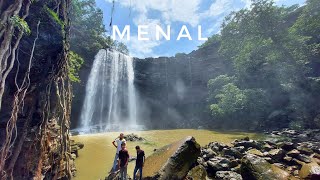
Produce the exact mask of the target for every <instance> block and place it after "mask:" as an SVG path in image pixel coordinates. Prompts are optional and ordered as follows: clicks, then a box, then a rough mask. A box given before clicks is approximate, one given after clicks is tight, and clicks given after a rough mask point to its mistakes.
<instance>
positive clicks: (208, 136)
mask: <svg viewBox="0 0 320 180" xmlns="http://www.w3.org/2000/svg"><path fill="white" fill-rule="evenodd" d="M125 133H135V134H137V135H139V136H141V137H144V138H145V139H147V141H146V142H128V151H129V153H130V155H131V156H136V152H135V149H134V147H135V146H136V145H140V146H141V148H142V149H143V150H144V151H145V153H146V156H148V155H150V154H152V153H153V150H154V149H158V148H161V147H163V146H165V145H168V144H170V143H173V142H176V141H178V140H180V139H182V138H185V137H187V136H194V137H195V138H196V141H197V142H198V143H199V144H200V145H201V146H204V145H206V144H208V143H209V142H212V141H218V142H223V143H226V144H229V143H230V142H232V141H233V140H234V139H240V138H243V137H245V136H249V137H250V138H254V139H255V138H259V135H257V134H254V133H242V132H216V131H209V130H193V129H178V130H152V131H135V132H125ZM118 135H119V133H118V132H110V133H101V134H91V135H79V136H73V137H72V139H74V140H76V141H80V142H82V143H84V148H83V149H81V150H80V151H79V157H78V158H77V159H76V167H77V177H76V178H75V179H76V180H87V179H93V180H95V179H104V178H105V177H106V176H107V174H108V172H109V171H110V169H111V167H112V163H113V158H114V154H115V151H116V149H115V147H114V146H113V145H112V144H111V142H112V141H113V140H114V139H115V138H116V137H117V136H118ZM133 168H134V162H131V163H129V167H128V173H129V175H130V177H132V174H133Z"/></svg>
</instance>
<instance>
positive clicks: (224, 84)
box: [200, 0, 320, 128]
mask: <svg viewBox="0 0 320 180" xmlns="http://www.w3.org/2000/svg"><path fill="white" fill-rule="evenodd" d="M319 11H320V2H319V1H317V0H308V1H307V2H306V5H305V6H303V7H298V6H291V7H279V6H276V5H275V4H274V2H273V1H270V0H256V1H253V3H252V5H251V8H250V9H242V10H240V11H238V12H234V13H232V14H230V15H229V16H228V17H227V18H226V19H225V20H224V22H223V24H222V29H221V34H219V35H214V36H212V37H211V38H209V40H208V41H207V42H206V43H204V44H203V45H202V46H200V48H204V47H207V46H210V45H212V44H213V43H215V44H217V45H219V47H220V49H219V54H220V56H221V57H222V58H224V59H225V60H226V61H230V62H231V64H232V67H233V68H232V69H233V70H232V71H231V72H229V73H227V74H225V75H221V76H218V77H216V78H215V79H212V80H209V82H208V89H209V98H208V101H209V104H210V110H211V113H212V117H213V119H214V122H219V123H217V124H220V125H221V127H229V128H230V127H238V128H239V127H242V126H241V125H243V128H250V127H251V128H257V127H258V126H264V127H265V128H267V126H271V127H272V126H274V127H277V126H278V125H279V126H280V127H279V126H278V128H281V127H287V126H291V127H292V128H304V127H315V126H314V125H315V123H314V122H313V119H314V118H315V117H316V115H317V114H319V113H320V112H319V108H320V107H319V103H317V101H319V99H320V93H319V92H320V91H319V88H320V83H319V82H320V78H319V75H320V74H319V71H318V69H319V66H320V62H319V58H320V54H319V51H320V38H319V36H318V34H319V33H320V32H319V31H320V27H319V26H320V22H319V21H320V14H319V13H318V12H319ZM273 117H275V118H273ZM273 120H274V121H278V122H272V121H273ZM279 121H283V122H279ZM244 122H245V123H244ZM274 123H277V124H274ZM318 126H319V124H318Z"/></svg>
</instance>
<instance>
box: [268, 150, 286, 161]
mask: <svg viewBox="0 0 320 180" xmlns="http://www.w3.org/2000/svg"><path fill="white" fill-rule="evenodd" d="M268 153H269V156H270V157H271V158H272V159H274V160H277V161H281V160H282V158H283V157H284V156H285V152H284V151H283V150H282V149H273V150H271V151H269V152H268Z"/></svg>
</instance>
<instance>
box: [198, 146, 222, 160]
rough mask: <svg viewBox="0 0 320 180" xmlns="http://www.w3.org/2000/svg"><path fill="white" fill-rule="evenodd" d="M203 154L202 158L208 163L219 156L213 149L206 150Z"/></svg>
mask: <svg viewBox="0 0 320 180" xmlns="http://www.w3.org/2000/svg"><path fill="white" fill-rule="evenodd" d="M201 153H202V154H203V156H202V158H203V159H204V160H206V161H208V160H209V159H210V158H213V157H215V156H217V155H218V154H217V153H216V152H215V151H213V150H212V149H204V150H203V151H202V152H201Z"/></svg>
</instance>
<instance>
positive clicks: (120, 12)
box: [96, 0, 305, 58]
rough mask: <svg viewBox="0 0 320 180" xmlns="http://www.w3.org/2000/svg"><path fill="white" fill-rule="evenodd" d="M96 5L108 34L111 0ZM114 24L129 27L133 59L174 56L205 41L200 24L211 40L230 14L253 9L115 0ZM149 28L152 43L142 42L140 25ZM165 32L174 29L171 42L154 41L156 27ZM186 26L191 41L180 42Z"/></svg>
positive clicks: (237, 4) (226, 0) (236, 1)
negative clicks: (201, 39)
mask: <svg viewBox="0 0 320 180" xmlns="http://www.w3.org/2000/svg"><path fill="white" fill-rule="evenodd" d="M96 2H97V6H98V7H99V8H101V9H102V10H103V13H104V23H105V25H106V28H107V31H108V33H110V34H111V32H112V29H111V28H110V27H109V23H110V17H111V8H112V0H96ZM115 2H116V3H115V10H114V14H113V25H117V26H118V27H119V29H120V30H121V31H122V30H123V28H124V27H125V25H130V35H131V39H130V40H129V41H126V40H124V41H123V42H124V43H125V44H126V45H127V47H128V48H129V51H130V55H131V56H134V57H140V58H145V57H159V56H174V55H175V54H176V53H181V52H183V53H190V52H191V51H193V50H196V49H197V46H199V45H201V44H202V43H203V42H204V41H199V40H198V25H201V26H202V36H203V37H209V36H211V35H213V34H216V33H219V31H220V24H221V22H222V21H223V18H224V17H225V16H226V15H228V14H229V13H230V12H231V11H237V10H239V9H241V8H245V7H250V2H251V1H250V0H115ZM275 2H276V3H277V5H279V6H281V5H285V6H290V5H293V4H300V5H303V4H304V3H305V0H275ZM138 25H147V26H148V27H149V28H148V30H147V31H148V35H146V36H144V37H148V38H149V39H150V40H149V41H141V40H140V41H139V40H138V38H137V26H138ZM156 25H159V26H161V27H163V29H164V30H166V26H167V25H170V26H171V40H170V41H167V40H165V39H164V38H162V39H160V40H159V41H157V40H156V39H155V26H156ZM183 25H186V26H187V27H188V30H189V32H190V35H191V37H192V40H191V41H190V40H188V39H187V38H182V39H181V40H179V41H177V40H176V38H177V36H178V34H179V31H180V29H181V26H183Z"/></svg>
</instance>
